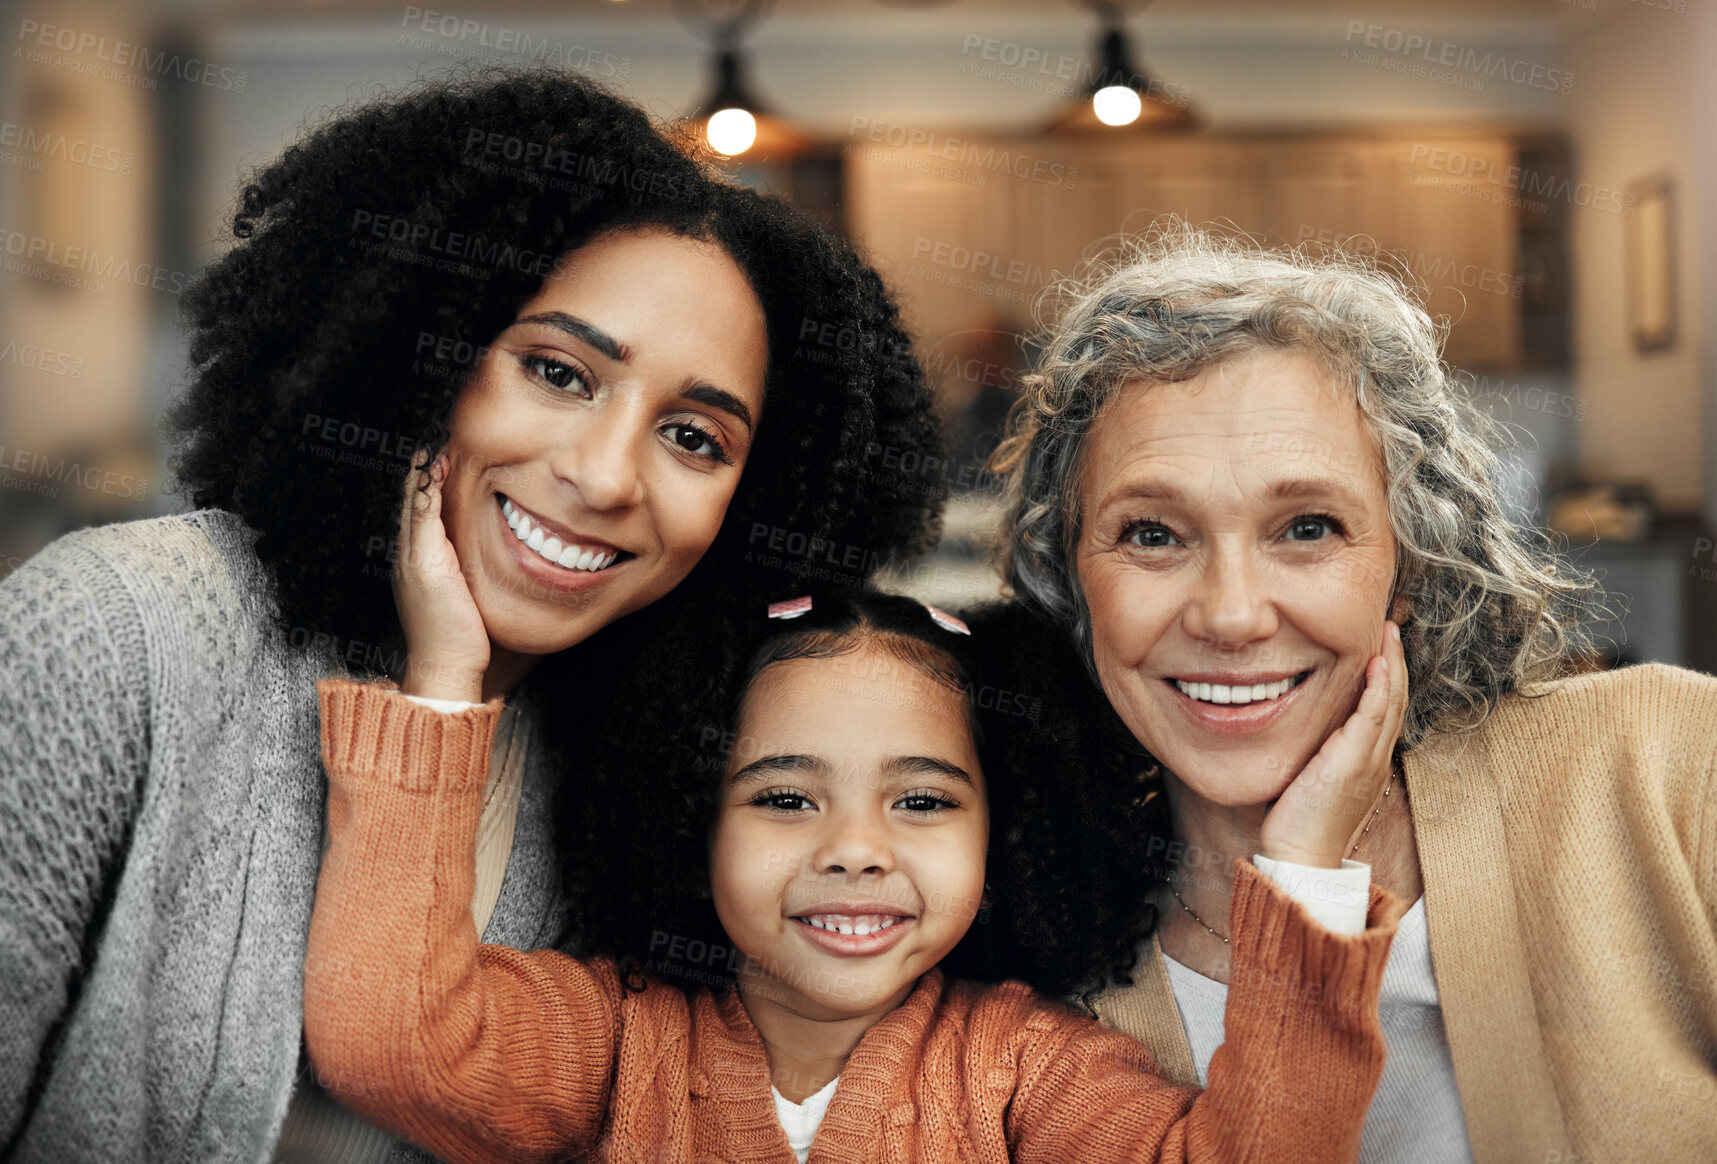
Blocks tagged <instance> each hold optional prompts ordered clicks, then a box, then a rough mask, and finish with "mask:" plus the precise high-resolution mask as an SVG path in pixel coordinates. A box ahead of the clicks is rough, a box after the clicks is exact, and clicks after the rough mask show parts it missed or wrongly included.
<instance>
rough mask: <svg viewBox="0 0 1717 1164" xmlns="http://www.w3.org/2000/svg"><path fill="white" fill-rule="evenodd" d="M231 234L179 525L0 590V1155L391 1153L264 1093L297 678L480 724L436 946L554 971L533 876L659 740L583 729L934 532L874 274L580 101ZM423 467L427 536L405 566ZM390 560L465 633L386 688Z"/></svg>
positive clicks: (313, 735)
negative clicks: (456, 927)
mask: <svg viewBox="0 0 1717 1164" xmlns="http://www.w3.org/2000/svg"><path fill="white" fill-rule="evenodd" d="M232 233H233V235H234V239H235V241H234V245H233V246H232V248H231V249H230V250H229V251H228V253H227V254H226V255H225V256H224V257H223V258H221V259H220V260H219V261H217V262H216V263H215V264H214V265H213V266H212V267H211V268H210V269H209V271H208V272H207V274H206V275H205V276H204V277H203V278H202V280H201V281H200V282H199V283H198V284H197V285H196V286H195V287H194V288H193V289H192V290H191V291H190V292H189V293H188V294H187V295H186V297H185V303H184V306H185V311H186V316H187V321H188V324H189V327H190V331H191V336H192V340H191V358H192V363H193V365H194V368H193V373H192V382H191V384H190V386H189V389H188V391H187V393H186V395H185V397H184V399H183V401H182V403H181V404H180V406H179V408H178V410H177V412H176V414H175V417H174V421H175V424H176V427H177V429H178V431H179V433H180V436H181V438H182V448H181V451H180V455H179V458H178V461H177V469H178V474H179V478H180V481H181V484H182V487H183V490H184V492H185V493H186V495H187V496H188V497H189V498H190V500H191V501H192V502H193V504H194V506H195V507H196V508H195V510H194V511H193V512H190V513H187V514H184V515H181V516H175V517H168V518H162V519H157V520H153V521H146V522H137V523H129V524H124V525H117V526H110V527H106V528H101V529H93V530H85V531H82V532H79V533H76V534H73V535H70V536H68V537H66V538H63V539H61V540H60V541H58V542H56V543H55V544H54V545H52V546H50V547H49V548H48V549H46V550H44V551H43V552H42V553H41V554H40V555H38V556H37V557H36V558H35V559H33V560H32V561H30V562H28V563H26V564H25V565H24V566H23V567H22V568H20V569H19V570H18V571H16V572H15V573H13V574H12V575H11V576H10V577H9V578H7V579H6V580H5V582H4V583H3V584H0V613H3V617H0V652H3V653H4V655H5V657H6V658H7V660H8V664H9V666H8V670H9V682H8V683H7V684H6V685H5V688H6V689H5V691H4V692H0V833H3V834H4V835H5V837H6V844H5V846H4V849H5V855H4V857H0V930H3V931H4V941H3V942H0V984H3V985H0V1012H3V1013H4V1014H5V1016H6V1024H5V1025H6V1028H7V1031H8V1037H7V1039H6V1046H5V1049H4V1050H3V1051H0V1156H5V1157H7V1158H9V1159H13V1158H15V1159H19V1160H44V1159H52V1160H56V1161H79V1160H91V1161H94V1160H102V1161H108V1160H118V1159H127V1160H153V1159H162V1158H166V1157H167V1156H172V1157H173V1158H174V1159H176V1160H190V1161H217V1160H219V1161H228V1160H235V1159H248V1160H265V1159H272V1160H291V1159H327V1158H330V1156H331V1155H332V1154H335V1153H337V1152H344V1153H346V1154H345V1155H342V1156H341V1157H340V1158H342V1159H347V1160H403V1159H412V1158H417V1154H416V1153H415V1150H413V1149H409V1148H407V1147H405V1146H404V1145H401V1144H398V1143H396V1142H395V1141H393V1140H391V1139H390V1138H388V1137H386V1136H385V1135H383V1134H381V1133H379V1132H377V1131H376V1130H375V1129H373V1128H370V1127H368V1126H367V1125H364V1124H362V1123H361V1122H359V1121H357V1120H356V1117H354V1116H351V1115H350V1114H349V1113H347V1112H346V1111H345V1110H344V1109H343V1108H340V1107H339V1106H338V1105H337V1104H335V1103H334V1102H333V1101H332V1100H331V1099H330V1098H329V1097H328V1090H329V1088H328V1087H326V1086H325V1084H327V1083H328V1082H329V1081H326V1080H318V1079H316V1078H315V1077H314V1075H313V1073H311V1072H308V1071H307V1070H306V1069H305V1067H304V1060H303V1057H302V1046H301V1043H302V1038H301V1035H302V1030H301V1028H302V1010H301V1001H300V999H301V992H302V982H303V974H304V953H305V941H306V933H307V928H308V925H309V918H310V911H311V905H312V901H313V896H314V889H315V884H316V879H317V874H318V865H319V862H320V860H321V856H322V851H323V844H324V835H325V832H324V815H325V812H339V811H340V806H339V804H338V803H329V802H328V799H327V791H326V790H327V784H326V779H325V775H324V772H323V769H322V764H321V757H320V754H319V750H318V745H317V735H318V729H317V713H316V703H315V700H316V695H315V682H316V680H317V679H320V678H324V677H328V676H332V675H341V674H355V675H366V676H371V677H383V676H391V677H393V678H395V679H398V680H399V681H400V682H401V684H402V687H403V689H404V690H405V692H406V693H407V694H410V695H415V696H419V697H423V698H435V697H459V696H469V697H472V698H487V697H492V696H495V695H503V694H504V695H508V696H509V698H508V701H507V702H508V712H507V722H506V723H505V724H504V726H503V730H502V731H501V732H500V733H499V736H498V739H497V744H496V753H495V764H494V771H495V773H496V779H495V781H494V783H493V785H492V787H491V788H490V790H489V794H488V796H487V799H486V801H485V804H486V809H485V823H484V832H483V837H482V839H481V840H480V842H479V859H480V866H481V868H482V870H483V871H482V872H481V873H480V875H479V878H478V891H477V894H476V897H475V898H474V899H473V902H472V910H473V915H474V917H475V919H476V920H477V922H478V927H479V930H480V931H481V932H482V934H483V936H484V938H485V939H486V940H488V941H491V942H496V943H502V944H508V945H513V946H516V947H521V948H528V947H531V946H538V945H555V944H566V945H569V946H570V947H571V948H577V946H578V942H579V939H578V936H577V931H576V929H569V926H571V925H572V923H573V922H574V921H575V920H577V919H574V918H572V917H571V916H570V915H569V913H568V911H567V909H566V906H565V900H566V895H565V893H564V888H565V887H564V886H563V878H570V879H571V880H572V888H573V889H574V890H575V891H577V893H576V895H575V899H576V898H577V897H585V898H588V897H589V896H591V895H592V894H593V892H594V891H595V890H596V889H597V888H599V887H600V880H598V881H597V882H596V883H594V884H593V883H592V882H590V881H586V880H583V879H584V878H596V879H601V878H603V877H604V876H605V873H604V871H603V870H602V868H601V866H600V864H599V863H597V864H595V865H592V864H591V863H590V862H588V861H586V860H584V859H583V858H582V857H581V856H580V855H579V854H578V853H576V852H572V851H570V850H572V849H575V848H576V847H577V845H578V844H579V843H581V841H582V840H583V839H585V838H588V837H589V836H591V835H592V832H593V830H594V829H595V828H597V827H598V826H599V825H600V824H601V823H602V820H603V819H604V818H603V815H602V810H601V807H600V805H599V803H597V799H596V796H595V793H597V792H599V791H600V790H601V786H602V785H603V783H604V782H605V781H606V782H607V783H609V784H612V782H613V781H614V780H616V779H618V777H619V774H621V773H623V772H634V771H636V769H635V768H634V767H633V766H632V764H633V761H634V759H635V757H633V756H631V755H630V754H629V755H628V759H627V762H626V763H625V764H616V763H615V762H614V761H613V760H612V757H611V753H605V750H607V749H614V748H624V747H627V746H629V745H632V744H638V746H639V747H640V748H641V749H642V752H641V753H640V754H648V753H649V751H650V749H652V748H662V747H665V746H668V745H669V744H670V743H671V741H666V740H642V741H640V740H639V738H638V736H637V735H636V734H634V733H632V732H630V731H628V730H627V718H628V715H629V713H630V711H631V710H632V708H631V707H629V706H628V705H627V703H626V702H625V701H623V700H620V699H619V698H618V696H619V695H621V694H626V693H630V694H631V695H633V696H634V697H636V698H643V697H644V696H647V697H648V698H649V700H650V701H651V703H652V705H653V706H657V707H666V706H675V705H680V704H683V705H686V706H695V705H697V704H698V703H699V701H700V700H701V699H702V698H704V697H705V696H707V693H708V692H709V691H710V690H712V688H711V686H710V685H711V683H712V682H716V681H719V679H720V676H719V675H717V676H715V678H713V679H712V677H711V675H709V674H705V673H704V672H703V671H701V670H700V666H701V663H702V656H704V655H710V654H712V653H713V654H714V655H717V656H719V655H720V654H721V652H722V651H723V650H724V649H725V647H724V634H725V633H726V629H727V628H729V627H732V626H734V625H737V623H738V621H739V615H738V613H737V612H738V611H741V610H746V609H750V608H751V607H752V606H753V602H752V599H753V597H756V596H762V595H765V594H768V593H772V592H775V591H779V590H780V589H781V588H782V587H783V586H790V585H791V584H792V583H791V581H790V579H789V575H788V574H787V573H785V572H784V571H789V570H794V569H808V568H811V566H812V565H813V563H814V562H816V561H827V560H829V559H830V558H831V555H834V556H835V557H836V558H838V560H839V561H841V562H842V563H847V564H853V563H857V564H858V565H857V569H858V571H859V572H861V573H863V572H868V571H869V570H870V569H874V567H875V566H877V565H879V564H881V563H883V562H886V561H891V560H896V559H899V558H902V557H905V556H910V555H913V554H915V553H917V552H919V551H921V550H923V549H925V548H927V546H928V545H929V544H930V543H931V542H933V540H934V536H935V532H936V525H937V521H938V504H937V503H938V498H937V496H936V495H935V493H934V492H933V491H932V490H929V489H925V488H923V487H922V486H921V483H917V482H913V481H911V480H902V479H900V478H898V477H896V476H895V475H892V474H884V473H882V472H881V471H880V470H881V466H882V461H881V453H882V451H883V450H889V449H893V450H896V451H898V452H901V453H908V452H910V453H916V454H918V455H919V457H920V458H921V459H922V458H929V457H934V456H936V455H937V454H938V453H939V450H940V436H939V430H938V427H937V424H936V421H935V419H934V417H933V414H932V411H931V405H930V398H929V391H928V389H927V387H926V385H925V383H924V381H923V378H922V377H921V375H920V373H919V368H918V365H917V363H916V361H915V360H914V358H913V356H912V354H911V350H910V342H909V340H908V339H907V337H906V335H905V333H904V332H903V330H902V328H901V325H900V322H899V318H898V314H897V311H896V308H895V306H894V304H893V303H892V302H891V300H890V298H889V296H888V293H887V292H886V291H885V289H884V288H883V285H882V283H881V281H880V280H879V279H878V277H877V276H876V274H875V273H874V272H873V271H872V270H871V269H870V268H869V267H867V266H866V265H865V264H864V263H863V262H862V261H860V259H858V258H857V257H856V256H855V255H854V254H853V252H852V251H851V250H850V249H849V248H848V247H847V246H846V245H844V244H843V243H842V242H840V241H839V240H838V239H836V238H835V237H834V236H833V235H831V234H830V233H829V232H827V231H826V230H823V229H821V228H819V227H818V226H816V225H814V224H812V223H810V222H809V221H807V220H806V219H805V218H803V217H801V216H800V215H799V214H797V213H795V212H794V211H792V210H790V209H789V208H787V207H786V206H784V205H783V204H781V203H780V202H778V201H775V200H772V199H770V198H766V197H762V196H759V195H757V194H755V193H753V192H751V191H748V190H744V189H740V188H737V187H734V186H731V185H729V184H727V183H725V182H724V181H722V180H721V179H720V178H719V177H718V176H717V175H716V174H715V173H714V172H713V171H712V170H710V169H708V168H707V167H705V166H703V165H702V164H700V162H699V161H698V160H697V159H696V158H695V157H693V156H691V155H690V154H689V153H688V152H687V151H686V150H684V149H682V148H681V147H680V146H679V145H678V144H676V143H675V142H673V141H671V140H669V139H668V138H667V137H665V136H663V134H662V133H660V132H659V131H658V130H657V129H656V128H655V127H653V126H652V125H651V124H650V122H649V121H648V119H647V118H646V116H645V114H644V113H643V112H642V111H640V110H639V109H637V108H636V107H634V106H632V105H630V104H628V103H627V102H625V101H624V100H621V99H619V98H617V97H615V96H613V95H611V94H609V93H608V92H606V91H604V90H602V89H600V88H598V87H596V86H594V85H592V84H590V83H588V82H585V81H583V80H580V79H578V78H576V77H572V76H569V75H567V74H565V73H559V72H553V71H547V70H541V71H527V72H509V73H482V74H469V75H464V76H461V77H459V78H456V79H453V80H450V81H441V82H436V83H430V84H421V85H418V86H416V87H414V88H412V89H411V90H409V91H407V92H404V93H403V94H398V95H393V96H391V97H388V98H386V99H383V100H380V101H377V102H375V103H373V104H368V105H365V106H363V107H360V108H356V109H355V110H351V111H347V112H344V113H342V114H341V115H339V116H337V117H336V118H334V119H332V120H330V121H328V122H327V123H326V124H323V125H322V126H320V127H319V128H315V129H313V130H312V131H311V132H310V133H308V134H307V136H305V137H304V138H303V139H302V140H300V141H299V142H298V143H297V144H295V145H293V146H291V147H290V148H289V149H287V151H286V152H285V153H284V154H283V155H282V156H281V157H280V158H278V159H277V160H275V161H273V162H271V163H269V164H267V165H265V166H263V167H262V168H261V169H260V170H259V171H257V172H256V173H255V174H253V175H252V176H251V177H250V178H249V180H248V181H247V182H246V183H245V184H244V186H243V193H242V195H241V197H240V201H239V205H238V208H237V210H236V213H235V214H234V216H233V220H232ZM414 465H429V466H430V470H429V473H428V474H414V473H413V472H412V470H413V467H414ZM430 474H433V476H434V477H435V479H436V481H437V483H438V485H439V488H438V489H436V490H434V491H433V492H435V494H436V499H435V503H436V504H438V505H440V506H441V510H440V516H441V517H442V519H443V523H444V526H445V529H446V531H447V533H446V538H445V540H444V541H443V542H441V543H438V544H436V545H426V546H412V545H410V544H402V538H401V533H402V529H404V528H407V527H406V526H402V516H403V515H402V500H403V501H404V504H405V507H406V511H407V512H408V513H409V512H410V507H411V506H413V505H426V504H428V503H429V493H430V492H431V491H430V490H427V489H426V488H424V487H423V485H421V484H418V483H417V482H418V481H419V479H420V478H422V477H426V476H429V475H430ZM408 477H409V478H411V480H412V481H413V482H414V484H413V485H412V486H408V485H407V484H406V482H407V479H408ZM765 551H768V552H765ZM414 553H424V554H432V555H435V556H436V561H437V562H438V564H439V566H440V567H441V569H442V571H443V573H442V575H441V578H442V591H441V597H442V598H444V599H445V600H446V601H448V602H454V603H458V602H464V603H468V604H474V606H475V608H476V611H477V613H478V614H479V615H480V620H479V624H478V625H479V626H480V628H481V629H480V630H479V632H478V633H476V634H475V635H473V636H472V637H471V639H470V640H469V641H467V642H465V643H463V644H461V645H460V647H459V648H458V649H457V650H454V651H452V652H450V653H449V655H448V656H446V657H440V658H436V659H408V658H407V656H406V652H405V649H404V644H405V641H406V638H405V635H404V633H403V628H402V626H401V619H400V616H399V614H398V613H397V608H396V602H395V595H394V593H393V592H392V591H393V587H394V586H395V585H396V584H397V583H396V570H395V565H396V563H397V562H398V560H399V558H400V555H401V554H414ZM665 645H666V646H677V647H682V648H687V649H684V650H679V651H678V652H675V651H665V650H664V646H665ZM539 663H540V664H541V665H538V664H539ZM474 675H481V676H483V677H484V682H485V687H484V688H483V689H480V690H479V689H471V690H467V687H466V681H467V680H468V679H470V677H472V676H474ZM650 718H651V717H643V719H641V720H640V726H641V727H642V726H646V724H647V722H648V720H649V719H650ZM424 746H428V747H434V746H436V745H435V742H434V741H424ZM586 773H606V774H607V775H606V776H604V777H602V778H601V779H596V778H592V780H590V781H588V782H587V781H586V780H585V778H584V777H585V774H586ZM646 778H647V777H646ZM324 969H326V968H324ZM343 969H344V970H345V972H348V973H352V974H362V973H363V967H362V966H351V967H345V968H343ZM353 1082H354V1081H349V1080H348V1081H343V1083H344V1084H345V1085H347V1086H350V1085H352V1084H353Z"/></svg>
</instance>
